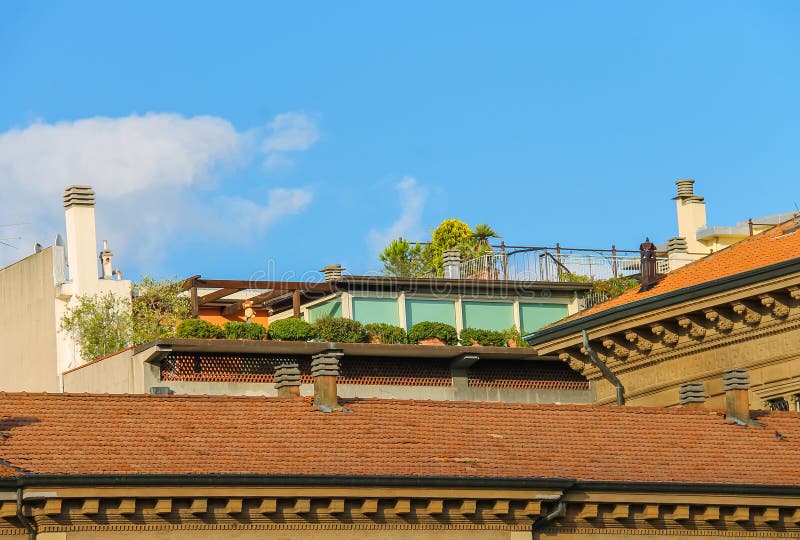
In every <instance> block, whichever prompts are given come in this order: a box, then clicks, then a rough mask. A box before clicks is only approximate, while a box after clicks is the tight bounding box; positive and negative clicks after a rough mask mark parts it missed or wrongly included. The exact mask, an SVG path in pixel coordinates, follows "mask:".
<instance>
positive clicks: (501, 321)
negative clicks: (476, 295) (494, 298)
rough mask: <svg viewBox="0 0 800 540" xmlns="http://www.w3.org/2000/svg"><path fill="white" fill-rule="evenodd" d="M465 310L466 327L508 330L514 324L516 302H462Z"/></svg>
mask: <svg viewBox="0 0 800 540" xmlns="http://www.w3.org/2000/svg"><path fill="white" fill-rule="evenodd" d="M461 305H462V306H463V310H464V328H467V327H469V328H479V329H481V330H506V329H507V328H511V327H512V326H514V304H512V303H511V302H473V301H464V302H462V303H461Z"/></svg>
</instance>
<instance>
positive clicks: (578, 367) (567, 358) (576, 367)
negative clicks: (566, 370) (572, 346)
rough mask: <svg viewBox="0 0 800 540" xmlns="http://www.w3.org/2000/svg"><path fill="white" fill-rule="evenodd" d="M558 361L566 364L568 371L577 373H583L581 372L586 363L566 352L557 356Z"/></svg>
mask: <svg viewBox="0 0 800 540" xmlns="http://www.w3.org/2000/svg"><path fill="white" fill-rule="evenodd" d="M558 358H559V360H561V361H562V362H566V363H567V364H569V367H570V369H572V370H573V371H577V372H578V373H583V370H584V369H585V368H586V362H584V361H582V360H580V359H579V358H578V357H576V356H575V355H572V354H570V353H568V352H566V351H565V352H562V353H560V354H559V355H558Z"/></svg>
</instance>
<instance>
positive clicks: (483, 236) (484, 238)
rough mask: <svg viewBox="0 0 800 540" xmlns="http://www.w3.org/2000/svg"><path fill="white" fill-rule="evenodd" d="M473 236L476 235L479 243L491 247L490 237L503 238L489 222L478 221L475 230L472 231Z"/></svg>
mask: <svg viewBox="0 0 800 540" xmlns="http://www.w3.org/2000/svg"><path fill="white" fill-rule="evenodd" d="M472 236H474V237H475V240H476V241H477V242H478V244H479V245H481V246H486V247H489V239H490V238H502V236H500V235H499V234H497V233H496V232H495V231H494V229H492V227H491V225H489V224H488V223H478V224H477V225H475V232H473V233H472Z"/></svg>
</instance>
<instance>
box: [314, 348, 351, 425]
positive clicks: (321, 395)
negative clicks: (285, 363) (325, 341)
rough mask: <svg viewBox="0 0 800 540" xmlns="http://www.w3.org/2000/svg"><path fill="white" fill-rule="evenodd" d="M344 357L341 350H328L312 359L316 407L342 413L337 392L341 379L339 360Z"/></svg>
mask: <svg viewBox="0 0 800 540" xmlns="http://www.w3.org/2000/svg"><path fill="white" fill-rule="evenodd" d="M342 356H344V353H343V352H342V351H341V350H340V349H328V350H327V351H325V352H322V353H320V354H315V355H314V356H312V357H311V378H312V379H313V380H314V406H315V407H319V408H321V409H322V410H328V411H340V410H343V409H342V407H341V406H340V405H339V398H338V395H337V392H336V379H337V378H338V377H339V359H340V358H341V357H342Z"/></svg>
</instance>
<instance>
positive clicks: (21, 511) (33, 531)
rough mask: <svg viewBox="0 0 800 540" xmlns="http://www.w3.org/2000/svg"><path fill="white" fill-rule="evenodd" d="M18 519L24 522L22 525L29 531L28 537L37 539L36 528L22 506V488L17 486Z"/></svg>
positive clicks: (33, 539) (30, 539)
mask: <svg viewBox="0 0 800 540" xmlns="http://www.w3.org/2000/svg"><path fill="white" fill-rule="evenodd" d="M17 519H18V520H19V521H20V523H22V526H23V527H25V530H27V531H28V539H29V540H36V529H34V528H33V524H32V523H31V522H30V520H28V517H27V516H26V515H25V509H24V507H23V506H22V488H21V487H20V488H17Z"/></svg>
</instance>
